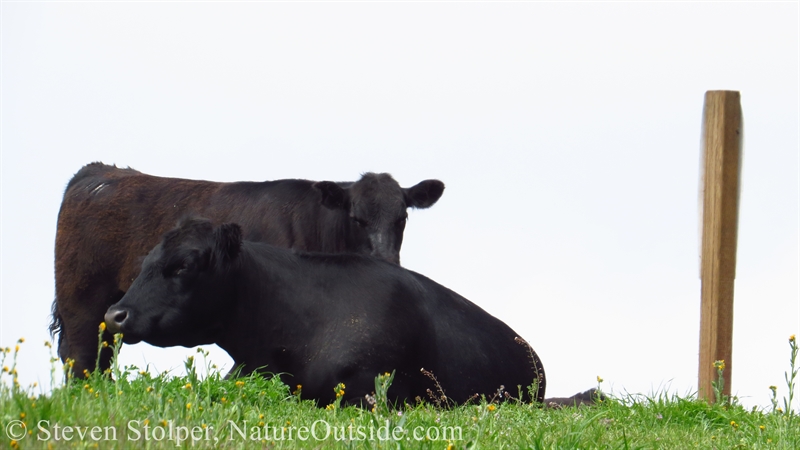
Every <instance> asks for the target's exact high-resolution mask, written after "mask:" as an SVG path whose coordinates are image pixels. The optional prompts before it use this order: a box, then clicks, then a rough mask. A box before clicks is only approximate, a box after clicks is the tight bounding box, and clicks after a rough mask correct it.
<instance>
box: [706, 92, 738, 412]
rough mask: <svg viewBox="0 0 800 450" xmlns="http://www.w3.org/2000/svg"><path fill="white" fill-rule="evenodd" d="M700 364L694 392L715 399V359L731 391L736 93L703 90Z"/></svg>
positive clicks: (736, 197)
mask: <svg viewBox="0 0 800 450" xmlns="http://www.w3.org/2000/svg"><path fill="white" fill-rule="evenodd" d="M703 116H704V117H703V152H704V154H703V167H702V169H701V170H702V173H703V181H702V183H703V192H702V220H703V223H702V244H701V250H700V252H701V255H700V279H701V286H702V287H701V311H700V367H699V381H698V396H699V398H702V399H706V400H707V401H708V402H714V400H715V399H714V391H713V387H712V384H711V382H712V381H714V380H716V379H717V369H716V368H715V367H714V361H719V360H723V361H725V369H724V371H723V376H724V378H725V385H724V390H723V394H724V395H728V396H729V395H730V393H731V373H732V369H733V361H732V359H731V356H732V353H733V284H734V278H735V277H736V237H737V228H738V219H739V178H740V175H741V162H742V132H743V128H742V107H741V102H740V96H739V92H737V91H707V92H706V96H705V105H704V107H703Z"/></svg>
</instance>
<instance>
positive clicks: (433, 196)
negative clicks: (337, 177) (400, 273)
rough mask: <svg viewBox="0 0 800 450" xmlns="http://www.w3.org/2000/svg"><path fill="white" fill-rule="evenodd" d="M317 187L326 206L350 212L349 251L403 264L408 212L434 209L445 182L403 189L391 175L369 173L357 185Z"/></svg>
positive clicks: (324, 182) (429, 181)
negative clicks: (402, 251) (401, 258)
mask: <svg viewBox="0 0 800 450" xmlns="http://www.w3.org/2000/svg"><path fill="white" fill-rule="evenodd" d="M314 188H316V189H317V190H319V191H320V193H321V194H322V204H323V205H324V206H325V207H327V208H330V209H334V210H341V211H343V212H345V213H347V217H348V220H347V224H346V225H345V226H346V227H347V230H348V232H347V233H346V234H347V240H348V242H347V246H348V250H350V251H353V252H358V253H367V254H371V255H372V256H376V257H378V258H382V259H385V260H387V261H390V262H393V263H395V264H400V246H401V245H402V244H403V231H404V230H405V227H406V219H408V212H407V211H406V209H407V208H409V207H412V208H428V207H430V206H433V204H434V203H436V201H437V200H439V197H441V196H442V193H443V192H444V183H442V182H441V181H439V180H425V181H422V182H420V183H419V184H417V185H416V186H413V187H410V188H401V187H400V185H399V184H398V183H397V181H395V180H394V178H392V176H391V175H389V174H388V173H378V174H376V173H366V174H364V175H363V176H362V177H361V179H360V180H358V181H356V182H355V183H334V182H331V181H320V182H317V183H314Z"/></svg>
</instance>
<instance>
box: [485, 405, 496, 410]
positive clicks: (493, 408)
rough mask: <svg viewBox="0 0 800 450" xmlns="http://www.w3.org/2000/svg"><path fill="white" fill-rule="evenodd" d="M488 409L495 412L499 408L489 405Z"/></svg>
mask: <svg viewBox="0 0 800 450" xmlns="http://www.w3.org/2000/svg"><path fill="white" fill-rule="evenodd" d="M486 409H488V410H489V411H494V410H495V409H497V407H496V406H494V405H489V406H487V407H486Z"/></svg>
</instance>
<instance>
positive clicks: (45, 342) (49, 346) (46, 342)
mask: <svg viewBox="0 0 800 450" xmlns="http://www.w3.org/2000/svg"><path fill="white" fill-rule="evenodd" d="M44 346H45V347H47V348H53V344H51V343H50V341H44Z"/></svg>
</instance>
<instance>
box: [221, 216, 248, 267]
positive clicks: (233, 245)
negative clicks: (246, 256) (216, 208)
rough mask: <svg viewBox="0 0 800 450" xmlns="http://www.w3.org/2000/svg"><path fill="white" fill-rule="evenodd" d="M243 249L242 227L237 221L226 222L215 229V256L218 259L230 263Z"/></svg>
mask: <svg viewBox="0 0 800 450" xmlns="http://www.w3.org/2000/svg"><path fill="white" fill-rule="evenodd" d="M241 249H242V227H240V226H239V225H238V224H235V223H224V224H222V225H220V226H219V228H217V229H216V230H214V256H215V257H216V258H215V259H217V261H219V262H222V263H229V262H231V261H233V260H234V259H236V257H237V256H239V251H240V250H241Z"/></svg>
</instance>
